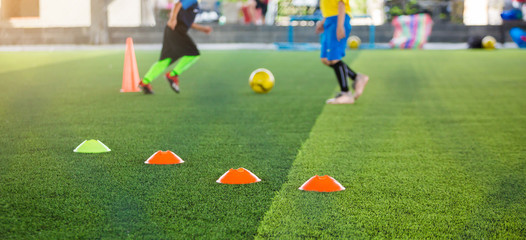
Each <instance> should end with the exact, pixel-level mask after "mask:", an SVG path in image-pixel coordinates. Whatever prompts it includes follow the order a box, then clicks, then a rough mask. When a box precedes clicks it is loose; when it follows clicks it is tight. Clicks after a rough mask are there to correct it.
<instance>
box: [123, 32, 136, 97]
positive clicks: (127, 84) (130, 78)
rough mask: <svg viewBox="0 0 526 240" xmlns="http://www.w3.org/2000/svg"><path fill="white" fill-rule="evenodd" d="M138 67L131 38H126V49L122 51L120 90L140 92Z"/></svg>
mask: <svg viewBox="0 0 526 240" xmlns="http://www.w3.org/2000/svg"><path fill="white" fill-rule="evenodd" d="M139 81H141V79H140V77H139V69H138V68H137V60H136V59H135V50H134V49H133V40H132V38H127V39H126V51H125V52H124V69H123V71H122V88H121V92H140V91H141V90H140V89H139Z"/></svg>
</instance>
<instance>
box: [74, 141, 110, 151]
mask: <svg viewBox="0 0 526 240" xmlns="http://www.w3.org/2000/svg"><path fill="white" fill-rule="evenodd" d="M109 151H111V150H110V149H109V148H108V147H107V146H106V145H104V143H102V142H101V141H99V140H95V139H91V140H85V141H84V142H82V143H81V144H80V145H79V146H78V147H77V148H75V150H73V152H78V153H103V152H109Z"/></svg>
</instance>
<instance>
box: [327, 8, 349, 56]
mask: <svg viewBox="0 0 526 240" xmlns="http://www.w3.org/2000/svg"><path fill="white" fill-rule="evenodd" d="M337 25H338V16H332V17H328V18H326V19H325V23H324V24H323V29H324V31H323V33H322V34H321V54H320V57H321V58H327V59H328V60H341V59H342V58H343V57H345V49H347V39H348V38H349V35H350V34H351V18H350V17H349V15H347V14H345V21H344V24H343V27H344V29H345V37H344V38H343V39H341V40H340V41H338V38H337V37H336V27H337Z"/></svg>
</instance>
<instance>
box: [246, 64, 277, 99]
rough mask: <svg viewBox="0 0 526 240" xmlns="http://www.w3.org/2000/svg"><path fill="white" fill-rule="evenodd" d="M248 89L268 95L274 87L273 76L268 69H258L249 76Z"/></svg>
mask: <svg viewBox="0 0 526 240" xmlns="http://www.w3.org/2000/svg"><path fill="white" fill-rule="evenodd" d="M248 82H249V83H250V87H251V88H252V90H254V92H257V93H268V92H270V90H272V88H273V87H274V75H272V72H270V71H269V70H268V69H265V68H258V69H256V70H254V71H253V72H252V74H250V77H249V79H248Z"/></svg>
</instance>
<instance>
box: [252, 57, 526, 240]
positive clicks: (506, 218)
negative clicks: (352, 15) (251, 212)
mask: <svg viewBox="0 0 526 240" xmlns="http://www.w3.org/2000/svg"><path fill="white" fill-rule="evenodd" d="M524 56H525V53H524V52H519V51H502V52H488V51H451V52H443V51H410V52H396V51H388V52H380V51H376V52H367V53H362V55H361V56H360V58H359V60H358V62H357V63H356V65H355V66H356V68H359V69H363V71H365V72H368V73H370V76H371V81H370V83H369V85H368V87H367V94H365V95H364V96H363V97H362V98H360V99H359V101H357V103H356V104H355V105H354V106H327V107H325V108H324V111H323V113H322V114H321V115H320V117H319V118H318V120H317V122H316V124H315V126H314V128H313V130H312V132H311V135H310V137H309V139H308V141H307V142H306V143H305V144H304V145H303V146H302V148H301V151H300V153H299V154H298V157H297V159H296V160H295V161H294V163H293V166H292V168H291V171H290V173H289V177H288V181H287V182H286V183H285V184H284V185H283V187H282V189H281V191H280V192H279V194H277V196H276V197H275V198H274V200H273V204H272V207H271V208H270V210H269V212H268V213H267V214H266V215H265V219H264V221H263V222H262V224H261V226H260V227H259V229H258V234H259V235H258V238H278V239H289V238H300V239H305V238H366V239H368V238H385V239H400V238H401V239H406V238H407V239H437V238H438V239H449V238H453V239H471V238H472V239H495V238H499V239H502V238H511V239H522V238H525V236H526V159H525V157H526V146H525V144H526V136H525V134H526V103H525V101H524V100H525V98H524V96H526V69H525V68H524V62H523V61H524ZM521 59H522V60H521ZM315 174H318V175H324V174H328V175H330V176H332V177H333V178H335V179H336V180H338V181H339V182H340V183H341V184H342V185H343V186H344V187H346V190H345V191H342V192H335V193H313V192H302V191H298V190H296V189H297V188H298V187H299V186H301V184H302V183H303V182H305V181H306V180H308V179H309V178H310V177H311V176H314V175H315Z"/></svg>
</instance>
